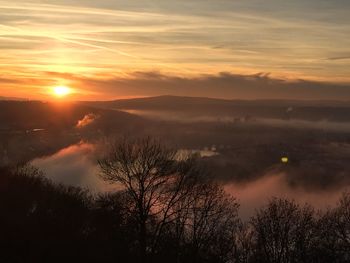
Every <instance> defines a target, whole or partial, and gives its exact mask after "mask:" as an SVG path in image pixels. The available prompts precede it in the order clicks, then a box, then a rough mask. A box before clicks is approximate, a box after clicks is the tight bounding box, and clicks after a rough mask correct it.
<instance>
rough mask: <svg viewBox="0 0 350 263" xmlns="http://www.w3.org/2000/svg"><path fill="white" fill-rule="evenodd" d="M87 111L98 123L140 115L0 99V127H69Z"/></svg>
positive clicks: (68, 105) (58, 104) (61, 104)
mask: <svg viewBox="0 0 350 263" xmlns="http://www.w3.org/2000/svg"><path fill="white" fill-rule="evenodd" d="M88 114H95V115H98V116H100V118H99V123H101V122H105V123H111V124H112V123H116V122H117V123H119V124H125V123H127V122H137V121H140V118H139V117H137V116H134V115H131V114H128V113H125V112H121V111H116V110H103V109H98V108H95V107H90V106H84V105H81V104H74V103H46V102H40V101H0V128H1V126H2V127H10V128H11V129H50V130H52V129H55V130H60V129H63V130H65V129H71V128H74V127H75V126H76V125H77V123H78V122H79V120H82V119H83V118H84V117H85V116H86V115H88Z"/></svg>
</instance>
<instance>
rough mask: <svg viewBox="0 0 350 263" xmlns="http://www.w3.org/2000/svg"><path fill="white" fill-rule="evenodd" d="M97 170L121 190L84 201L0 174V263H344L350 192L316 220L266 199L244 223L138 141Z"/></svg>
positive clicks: (34, 177) (227, 200)
mask: <svg viewBox="0 0 350 263" xmlns="http://www.w3.org/2000/svg"><path fill="white" fill-rule="evenodd" d="M99 165H100V168H101V177H102V178H103V179H105V180H106V181H108V182H110V183H113V184H116V185H117V186H118V188H120V189H122V190H119V191H117V192H114V193H110V194H104V195H92V194H90V193H88V192H87V191H84V190H82V189H79V188H73V187H67V186H62V185H54V184H52V183H51V182H49V181H48V180H47V179H45V178H44V177H43V175H42V174H41V173H40V172H39V171H37V170H36V169H34V168H30V167H22V168H17V169H13V168H11V169H10V168H2V169H0V210H1V214H0V233H1V235H0V248H1V253H0V260H1V262H218V263H219V262H246V263H248V262H271V263H279V262H281V263H284V262H349V261H350V193H344V195H343V197H342V198H341V199H340V201H339V203H338V204H337V206H336V207H335V208H332V209H329V210H327V211H324V212H322V213H321V212H318V211H315V210H314V209H313V208H312V207H310V206H308V205H303V206H302V205H299V204H297V203H295V202H294V201H292V200H283V199H271V200H270V202H269V203H268V204H267V205H266V206H265V207H263V208H261V209H260V210H259V211H257V212H256V214H255V215H254V216H253V217H252V218H251V219H250V220H247V221H245V222H243V221H242V220H241V219H240V218H239V216H238V209H239V205H238V203H237V201H236V200H235V199H234V198H233V197H231V196H229V195H227V193H225V192H224V190H223V189H222V187H221V186H220V185H217V184H215V183H214V182H212V181H210V180H209V179H208V176H206V175H205V172H203V170H202V169H201V168H200V167H199V165H198V162H197V159H196V156H181V155H179V153H178V152H177V151H175V150H172V149H168V148H166V147H164V146H162V145H161V144H159V143H158V142H156V141H153V140H151V139H144V140H135V141H124V142H122V143H119V144H116V145H113V146H111V148H110V150H109V152H108V154H107V155H106V156H105V158H103V159H102V160H100V161H99ZM243 205H244V204H243Z"/></svg>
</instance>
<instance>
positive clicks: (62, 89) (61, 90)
mask: <svg viewBox="0 0 350 263" xmlns="http://www.w3.org/2000/svg"><path fill="white" fill-rule="evenodd" d="M71 92H72V90H71V88H69V87H66V86H57V87H54V88H53V93H54V95H55V96H57V97H65V96H67V95H69V94H70V93H71Z"/></svg>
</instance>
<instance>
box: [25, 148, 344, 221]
mask: <svg viewBox="0 0 350 263" xmlns="http://www.w3.org/2000/svg"><path fill="white" fill-rule="evenodd" d="M214 150H215V149H214ZM214 150H212V149H209V150H208V149H207V150H190V149H188V150H184V149H183V150H181V151H182V152H184V153H186V154H187V153H190V152H193V153H198V154H199V156H200V157H201V158H202V160H203V161H205V162H208V161H209V160H210V159H211V158H219V155H220V154H219V153H218V152H216V151H214ZM100 151H101V145H98V144H89V143H83V142H81V143H79V144H75V145H72V146H70V147H67V148H65V149H62V150H60V151H59V152H57V153H55V154H53V155H51V156H48V157H44V158H39V159H35V160H33V161H32V163H31V164H32V165H34V166H35V167H38V168H39V169H40V170H42V171H43V172H44V173H45V176H47V177H48V178H49V179H51V180H52V181H54V182H56V183H60V184H65V185H72V186H79V187H82V188H85V189H88V190H90V191H91V192H92V193H103V192H110V191H115V190H118V188H116V187H112V186H111V185H109V184H108V183H106V182H104V181H102V180H101V179H100V178H99V173H100V170H99V167H98V163H97V160H98V158H100V156H101V152H100ZM231 173H232V174H234V173H235V171H234V170H232V171H231ZM293 173H297V174H298V171H293V172H290V171H287V172H283V171H281V170H278V169H275V170H273V171H268V172H266V173H259V175H256V176H255V177H252V178H250V179H247V178H237V177H235V176H232V177H231V178H226V179H225V180H224V181H222V180H220V179H219V178H220V176H218V181H219V182H220V183H221V184H224V187H225V190H226V191H227V192H229V193H230V194H232V195H233V196H234V197H237V199H238V200H239V202H240V204H241V208H240V215H241V216H242V218H249V217H250V216H251V215H253V214H254V212H255V210H256V209H259V207H261V206H262V205H264V204H265V203H266V202H268V200H269V199H271V198H272V197H283V198H289V199H294V200H295V201H297V202H299V203H301V204H303V203H309V204H311V205H313V206H314V207H316V208H318V209H325V208H327V207H328V206H332V205H334V204H335V202H336V200H338V198H339V196H340V195H341V193H342V192H343V191H345V190H346V189H347V187H348V186H349V185H350V182H347V183H343V184H337V185H336V186H333V187H332V188H324V189H321V188H317V187H314V186H313V183H314V184H317V183H318V182H315V181H317V180H323V179H322V178H316V177H314V176H312V175H309V178H304V179H300V180H299V181H297V180H296V181H294V182H292V181H293V180H295V178H294V177H293V176H295V175H293ZM209 176H217V174H216V173H215V172H213V173H211V174H210V175H209ZM305 176H306V177H307V176H308V175H305ZM303 180H309V181H310V182H308V184H305V183H304V182H303ZM311 180H314V182H312V181H311Z"/></svg>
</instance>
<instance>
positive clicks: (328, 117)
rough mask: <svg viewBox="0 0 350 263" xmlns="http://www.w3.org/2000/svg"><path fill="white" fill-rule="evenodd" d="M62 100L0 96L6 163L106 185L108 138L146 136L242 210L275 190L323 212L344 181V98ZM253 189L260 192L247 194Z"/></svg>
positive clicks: (247, 211)
mask: <svg viewBox="0 0 350 263" xmlns="http://www.w3.org/2000/svg"><path fill="white" fill-rule="evenodd" d="M63 104H64V107H62V104H60V103H42V102H15V101H12V102H10V101H2V102H0V108H1V111H0V112H1V114H0V119H1V127H0V128H1V129H0V132H1V134H2V136H1V144H0V149H1V151H0V153H1V158H0V160H2V163H5V164H9V163H10V164H12V165H14V164H16V163H25V162H29V163H33V164H34V165H35V166H36V167H38V168H40V169H42V170H43V171H44V172H45V174H46V176H48V177H49V178H51V179H53V180H54V181H56V182H59V183H65V184H68V185H74V186H82V187H88V188H90V189H92V190H93V191H109V190H110V188H109V187H108V185H106V184H104V183H103V182H101V181H100V179H99V178H98V176H97V175H96V174H97V173H98V172H97V171H98V168H97V160H98V158H99V154H100V153H99V152H100V148H101V147H103V145H104V143H105V141H107V140H108V138H111V137H117V138H118V137H119V138H120V137H125V136H126V137H127V136H129V137H130V136H131V137H140V136H151V137H155V138H160V139H161V140H162V141H163V142H164V143H166V144H168V145H171V146H174V147H176V148H178V149H182V150H187V151H193V152H198V153H199V154H200V155H201V162H202V164H203V166H204V167H206V169H207V170H208V174H209V175H208V176H210V177H212V178H214V180H215V181H217V182H219V183H223V184H224V185H225V188H226V189H227V191H229V192H232V194H233V195H235V196H237V197H238V198H240V199H242V200H241V201H242V207H241V212H242V214H244V215H245V216H248V215H251V214H252V213H253V212H254V210H255V209H257V208H259V206H261V205H262V204H263V203H264V202H266V200H268V199H269V198H271V197H273V196H280V197H290V198H294V199H297V201H298V202H300V203H304V202H309V203H311V204H314V205H316V206H317V207H319V208H322V209H323V208H326V207H327V206H332V205H334V202H335V201H336V199H337V198H338V196H339V195H340V194H341V193H342V192H343V191H344V190H345V189H347V187H348V186H349V184H350V177H349V176H348V175H349V171H350V164H348V161H347V160H348V159H349V157H350V135H349V134H350V106H349V105H348V104H347V103H345V102H337V101H282V100H280V101H278V100H273V101H266V100H262V101H230V100H219V99H207V98H191V97H172V96H163V97H154V98H145V99H131V100H119V101H111V102H81V103H63ZM37 116H40V118H38V117H37ZM283 157H288V160H289V161H288V163H282V161H281V158H283ZM263 185H266V187H265V188H264V190H261V188H262V186H263ZM254 189H256V190H254ZM281 189H283V190H281ZM259 191H263V193H261V194H262V195H263V196H264V198H261V196H258V194H256V195H254V194H253V195H252V194H249V195H250V196H248V193H254V192H257V193H260V192H259ZM261 194H260V195H261ZM325 195H327V198H324V196H325Z"/></svg>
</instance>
